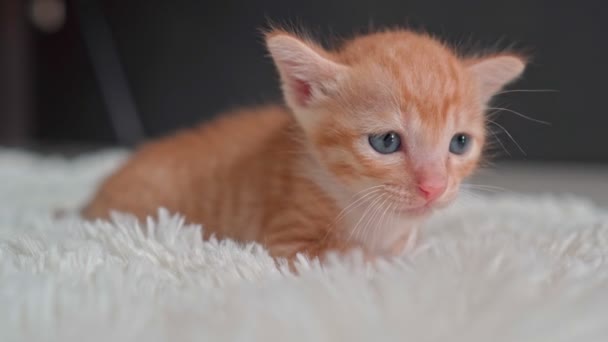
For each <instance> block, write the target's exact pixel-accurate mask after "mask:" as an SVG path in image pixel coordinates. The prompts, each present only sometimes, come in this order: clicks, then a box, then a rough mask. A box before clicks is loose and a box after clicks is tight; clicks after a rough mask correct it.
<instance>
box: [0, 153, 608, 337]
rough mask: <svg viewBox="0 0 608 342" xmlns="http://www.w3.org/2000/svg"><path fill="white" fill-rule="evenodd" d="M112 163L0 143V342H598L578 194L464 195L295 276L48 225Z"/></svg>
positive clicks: (594, 275) (595, 217)
mask: <svg viewBox="0 0 608 342" xmlns="http://www.w3.org/2000/svg"><path fill="white" fill-rule="evenodd" d="M123 156H124V154H123V153H116V152H109V153H101V154H99V153H98V154H95V155H90V156H87V157H81V158H78V159H76V160H71V161H67V160H62V159H56V158H41V157H37V156H33V155H28V154H23V153H19V152H14V151H6V150H0V341H3V342H9V341H62V342H69V341H146V342H150V341H195V340H196V341H416V342H417V341H449V342H456V341H463V342H465V341H466V342H482V341H483V342H486V341H517V342H521V341H535V342H544V341H551V342H562V341H577V342H581V341H585V342H586V341H608V264H607V261H608V212H606V211H602V210H600V209H598V208H595V207H594V206H592V205H591V204H589V203H587V202H585V201H582V200H578V199H572V198H556V197H551V196H543V197H516V196H513V195H509V196H506V197H505V196H503V197H500V196H499V197H494V198H491V199H487V200H484V201H479V200H476V201H466V203H460V204H458V205H455V206H453V207H452V208H451V209H449V210H447V211H445V212H444V213H443V214H442V215H441V216H437V217H435V218H434V219H433V220H432V221H431V222H430V223H429V224H428V227H426V228H425V229H424V231H423V234H422V238H421V244H420V245H419V246H418V247H416V248H415V249H414V250H411V251H410V252H409V253H408V254H407V255H405V256H403V257H402V258H400V259H398V260H394V261H391V262H387V263H383V264H381V265H379V267H378V268H377V269H371V268H366V267H363V266H361V265H360V264H359V263H357V261H356V260H353V261H352V262H337V261H336V262H334V263H333V264H332V265H330V266H329V267H327V268H325V269H322V268H320V267H318V265H314V264H309V263H306V262H303V264H302V266H301V275H300V276H297V277H296V276H292V275H285V274H283V273H281V272H280V271H279V270H277V269H276V267H275V265H274V263H273V261H272V260H271V259H270V258H269V256H268V255H267V253H266V252H265V251H264V250H263V249H262V248H260V247H259V246H255V245H249V246H240V245H237V244H235V243H232V242H230V241H224V242H217V241H211V242H202V241H201V234H200V229H197V227H187V226H184V225H183V224H182V221H181V219H180V218H179V217H176V216H172V215H170V214H168V213H165V212H162V211H161V212H160V215H159V218H158V220H155V221H153V220H150V221H149V222H148V223H147V225H148V226H149V228H150V230H149V233H147V234H144V233H142V230H140V229H138V227H137V225H136V223H135V222H134V220H133V219H132V218H130V217H128V216H120V217H116V218H115V220H114V222H113V223H102V222H96V223H86V222H82V221H80V220H79V219H78V218H76V217H68V218H63V219H54V218H53V215H52V211H53V210H54V209H56V208H76V207H77V206H78V205H79V204H81V203H82V202H83V201H84V200H85V199H86V198H87V197H88V196H90V194H91V191H92V188H93V187H94V185H95V184H96V182H97V181H98V180H99V179H100V177H102V176H103V175H105V174H106V173H107V172H109V170H111V169H112V168H114V167H115V165H116V163H117V162H119V161H120V160H121V158H122V157H123Z"/></svg>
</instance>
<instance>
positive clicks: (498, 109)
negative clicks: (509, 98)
mask: <svg viewBox="0 0 608 342" xmlns="http://www.w3.org/2000/svg"><path fill="white" fill-rule="evenodd" d="M488 109H492V110H496V111H505V112H509V113H512V114H515V115H517V116H519V117H522V118H524V119H527V120H530V121H532V122H536V123H539V124H542V125H547V126H551V123H550V122H547V121H543V120H539V119H535V118H532V117H529V116H527V115H525V114H522V113H520V112H517V111H515V110H513V109H509V108H502V107H488Z"/></svg>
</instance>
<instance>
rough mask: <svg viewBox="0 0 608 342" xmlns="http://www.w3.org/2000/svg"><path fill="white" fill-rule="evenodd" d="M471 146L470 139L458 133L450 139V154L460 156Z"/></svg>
mask: <svg viewBox="0 0 608 342" xmlns="http://www.w3.org/2000/svg"><path fill="white" fill-rule="evenodd" d="M470 146H471V137H470V136H469V135H467V134H464V133H458V134H456V135H454V137H452V141H450V152H452V153H454V154H457V155H461V154H464V153H465V152H467V151H468V150H469V147H470Z"/></svg>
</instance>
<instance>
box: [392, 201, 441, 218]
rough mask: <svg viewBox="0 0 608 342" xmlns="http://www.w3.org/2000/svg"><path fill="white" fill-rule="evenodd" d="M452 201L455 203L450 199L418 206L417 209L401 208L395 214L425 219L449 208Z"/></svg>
mask: <svg viewBox="0 0 608 342" xmlns="http://www.w3.org/2000/svg"><path fill="white" fill-rule="evenodd" d="M452 201H453V200H452V199H449V200H445V201H440V202H431V203H425V204H423V205H420V206H416V207H399V208H396V209H395V212H396V213H398V214H399V215H402V216H406V217H420V218H424V217H426V216H428V215H430V214H432V213H433V212H435V211H436V210H440V209H443V208H445V207H447V206H449V205H450V204H451V203H452Z"/></svg>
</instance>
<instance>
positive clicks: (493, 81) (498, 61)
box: [466, 54, 526, 103]
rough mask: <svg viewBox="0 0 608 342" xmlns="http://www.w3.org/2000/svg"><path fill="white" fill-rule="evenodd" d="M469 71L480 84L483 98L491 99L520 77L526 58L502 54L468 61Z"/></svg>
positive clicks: (485, 99)
mask: <svg viewBox="0 0 608 342" xmlns="http://www.w3.org/2000/svg"><path fill="white" fill-rule="evenodd" d="M466 65H467V68H468V70H469V72H471V74H472V75H473V77H475V79H476V80H477V82H478V84H479V91H480V95H481V100H482V101H483V102H484V103H485V102H487V101H489V100H490V98H491V97H492V96H494V95H495V94H496V93H497V92H498V91H499V90H501V89H502V88H503V87H504V86H505V85H507V84H508V83H510V82H512V81H514V80H515V79H516V78H518V77H519V76H520V75H521V73H522V72H523V71H524V69H525V67H526V60H525V59H524V58H522V57H520V56H517V55H511V54H500V55H493V56H489V57H482V58H475V59H470V60H467V61H466Z"/></svg>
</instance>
